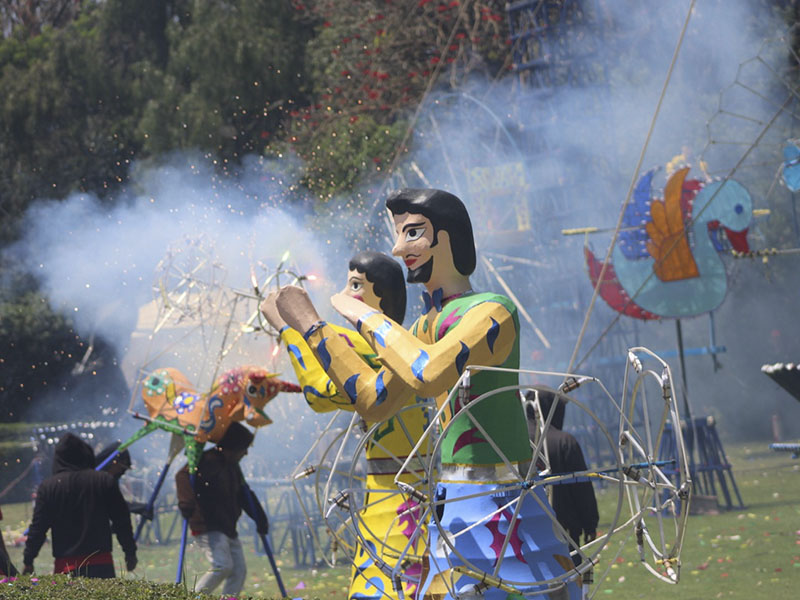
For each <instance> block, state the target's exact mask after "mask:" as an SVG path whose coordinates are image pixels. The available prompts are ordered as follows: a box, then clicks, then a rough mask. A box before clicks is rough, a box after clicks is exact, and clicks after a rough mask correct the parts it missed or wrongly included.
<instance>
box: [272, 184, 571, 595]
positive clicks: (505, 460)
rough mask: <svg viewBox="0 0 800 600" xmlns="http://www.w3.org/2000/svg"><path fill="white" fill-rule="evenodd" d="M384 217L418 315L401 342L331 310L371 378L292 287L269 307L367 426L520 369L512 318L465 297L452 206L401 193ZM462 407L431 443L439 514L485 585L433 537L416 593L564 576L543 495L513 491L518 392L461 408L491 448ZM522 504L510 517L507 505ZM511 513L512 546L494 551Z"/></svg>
mask: <svg viewBox="0 0 800 600" xmlns="http://www.w3.org/2000/svg"><path fill="white" fill-rule="evenodd" d="M386 206H387V208H388V209H389V210H390V211H391V213H392V216H393V220H394V225H395V230H396V234H397V239H396V242H395V246H394V248H393V250H392V253H393V254H395V255H396V256H400V257H402V258H403V260H404V262H405V263H406V266H407V267H408V270H409V271H408V277H407V280H408V281H409V282H411V283H422V284H423V285H424V286H425V288H426V292H425V293H424V297H425V302H426V305H425V313H424V314H423V315H421V316H420V317H419V318H418V319H417V321H416V322H415V323H414V325H413V326H412V328H411V330H410V331H406V330H405V329H403V328H402V327H400V326H399V325H398V324H397V323H393V322H391V321H390V320H389V319H387V318H386V317H385V316H384V315H381V314H379V313H377V312H376V311H374V310H372V309H371V308H370V307H368V306H366V305H365V304H364V303H363V302H359V301H357V300H355V299H353V298H351V297H348V296H345V295H342V294H338V295H336V296H334V297H333V299H332V303H333V306H334V307H335V308H336V310H338V311H339V312H340V313H341V314H342V315H343V316H344V317H345V318H347V319H348V320H349V321H350V322H352V323H354V324H356V327H357V329H358V331H359V332H360V333H361V334H362V336H364V338H365V339H366V340H367V341H368V342H369V343H370V345H371V346H372V348H373V349H374V350H375V352H376V353H377V355H378V358H379V359H380V361H381V363H382V364H383V368H381V369H380V370H378V371H377V372H374V371H371V370H368V369H365V368H364V367H363V363H362V364H359V361H357V360H355V358H356V357H354V356H352V353H348V352H347V351H346V349H345V348H343V341H341V340H339V339H337V337H338V336H336V335H335V334H334V332H333V331H332V330H331V329H330V326H329V325H328V324H327V323H325V322H324V321H322V320H320V319H319V316H318V314H317V312H316V310H315V309H314V307H313V305H311V303H310V301H309V300H308V297H307V296H306V295H305V294H304V292H302V290H300V289H299V288H284V289H283V290H282V291H281V292H280V294H279V295H278V299H277V306H278V309H279V311H280V314H281V315H282V316H283V317H284V318H285V319H286V321H287V323H289V324H291V325H292V326H293V327H295V328H296V329H298V330H299V331H304V332H305V333H304V337H305V339H306V341H307V342H308V343H309V346H310V347H311V348H312V349H313V350H314V352H315V354H316V355H317V356H318V357H320V359H321V360H323V359H324V360H329V361H330V366H329V368H328V369H327V372H328V373H329V375H330V376H331V378H332V379H333V380H334V381H335V382H336V383H337V385H340V386H342V387H343V388H344V389H345V390H346V391H347V392H348V395H349V397H350V399H351V400H352V402H353V403H354V405H355V408H356V410H357V411H358V412H359V413H360V414H362V415H365V414H366V415H369V418H372V419H380V418H386V417H388V416H390V415H391V414H393V412H394V411H395V410H397V407H398V404H397V401H396V400H395V399H396V398H402V397H403V392H402V390H403V388H409V387H410V388H411V389H412V390H413V391H414V393H415V394H416V395H418V396H421V397H434V398H436V399H437V402H438V403H439V404H440V405H441V403H443V402H444V401H445V399H446V397H447V394H448V392H449V390H450V389H451V388H452V387H453V386H454V385H455V384H456V382H457V381H458V379H459V377H460V376H461V374H462V373H463V371H464V368H465V367H466V366H467V365H472V364H474V365H482V366H495V367H502V368H506V369H518V368H519V335H518V333H519V319H518V316H517V310H516V307H515V306H514V304H513V303H512V302H511V301H510V300H509V299H508V298H506V297H505V296H502V295H499V294H494V293H489V292H485V293H475V292H473V291H472V288H471V285H470V281H469V276H470V275H471V274H472V272H473V271H474V269H475V266H476V255H475V245H474V239H473V233H472V225H471V222H470V219H469V215H468V213H467V210H466V208H465V207H464V205H463V203H462V202H461V200H460V199H458V198H457V197H456V196H454V195H453V194H450V193H448V192H445V191H442V190H430V189H425V190H414V189H406V190H401V191H400V192H397V193H396V194H394V195H392V196H391V197H390V198H389V199H388V200H387V202H386ZM334 356H335V357H336V360H333V357H334ZM470 383H471V387H470V390H469V397H468V399H467V402H469V401H470V400H473V399H475V398H477V397H478V396H480V395H482V394H484V393H485V392H488V391H491V390H494V389H498V388H502V387H506V386H516V385H517V384H518V375H517V373H516V372H513V371H481V372H478V373H475V374H473V375H472V377H471V382H470ZM462 408H463V404H462V400H459V398H458V396H455V397H454V400H453V401H452V402H451V405H450V406H449V407H448V409H449V410H448V411H446V413H445V414H446V415H447V418H448V419H452V420H453V423H452V424H450V426H449V428H448V430H447V432H446V436H445V438H444V439H443V440H442V442H441V449H442V450H441V466H440V470H439V482H438V485H437V498H436V500H437V513H438V514H439V520H440V522H441V524H442V527H443V529H444V530H445V531H447V532H448V534H449V539H450V543H452V544H454V545H455V547H456V549H457V550H458V553H459V554H461V555H462V556H464V557H465V558H466V559H467V560H468V561H469V562H470V563H471V564H472V565H474V566H476V567H477V568H478V569H480V571H482V572H483V573H488V574H490V575H491V576H492V577H493V579H494V581H495V584H494V587H488V589H487V587H486V583H484V582H481V581H480V579H479V578H480V577H481V574H480V573H477V572H474V573H473V574H474V575H476V577H472V576H470V574H469V569H466V570H465V569H461V568H460V567H461V566H462V565H463V561H462V560H461V559H460V558H459V557H458V556H457V555H456V553H454V552H452V550H451V548H450V546H449V545H448V544H447V543H445V542H444V541H443V540H441V539H440V533H439V530H438V528H436V527H433V526H431V527H429V543H428V547H429V552H430V557H429V566H428V572H427V576H426V579H425V582H424V584H423V587H422V593H423V594H424V595H427V596H430V597H436V598H454V597H455V596H456V595H458V596H460V597H463V596H464V595H473V594H474V595H480V596H483V597H486V598H493V599H495V598H497V599H500V598H506V597H507V596H508V592H507V591H504V590H503V589H502V587H497V584H496V581H497V580H498V579H500V580H505V581H518V582H532V581H543V580H547V579H552V578H554V577H556V576H559V575H563V574H564V573H565V570H569V569H570V568H571V566H572V562H571V561H570V560H569V558H568V555H569V550H568V549H567V545H566V542H565V540H563V539H559V538H557V537H556V535H555V534H554V531H553V529H554V528H553V524H552V520H551V517H550V516H549V515H548V514H546V513H545V509H544V508H543V507H546V506H547V501H546V496H545V494H544V492H543V491H542V489H541V488H535V489H533V490H523V489H521V487H522V486H520V485H519V481H520V475H519V473H520V472H522V473H525V472H526V470H527V466H528V465H529V463H530V460H531V448H530V445H529V442H528V433H527V427H526V424H525V416H524V413H523V409H522V405H521V402H520V399H519V397H518V395H517V392H516V390H515V389H512V390H509V391H507V392H501V393H499V394H496V395H494V396H492V397H491V398H490V399H489V400H488V401H485V402H482V403H481V404H480V405H478V406H476V407H473V408H471V409H470V413H471V414H472V417H473V418H474V419H475V420H476V421H477V422H478V423H479V424H480V426H481V428H482V430H483V431H485V432H486V434H487V436H488V437H490V438H491V439H492V441H493V444H491V443H489V441H488V440H487V438H486V437H485V436H484V435H483V433H482V432H481V431H480V429H479V428H478V427H477V426H476V425H475V423H473V421H472V420H471V419H470V418H469V415H468V414H467V413H466V412H464V413H461V412H460V411H461V410H462ZM523 494H524V498H523V499H522V501H521V505H520V506H517V504H519V503H517V504H514V503H512V501H513V500H514V499H515V498H518V497H519V496H520V495H523ZM533 494H535V495H536V496H537V498H534V497H533ZM462 497H463V498H465V499H464V500H460V501H457V500H458V499H459V498H462ZM537 499H538V501H537ZM509 503H512V504H509ZM506 506H509V508H505V509H504V508H503V507H506ZM512 506H513V509H512V508H510V507H512ZM514 512H516V520H515V522H514V525H513V528H512V530H511V536H510V541H509V543H507V544H503V540H504V538H505V535H506V533H507V532H508V530H509V526H510V525H511V522H512V520H513V514H514ZM488 515H491V517H488V518H487V516H488ZM476 524H477V526H474V527H471V526H473V525H476ZM462 532H463V533H462ZM501 554H502V556H501ZM498 564H499V565H500V567H499V569H497V566H498ZM451 565H452V566H453V567H456V568H451ZM490 585H492V584H490ZM531 591H533V590H531ZM549 595H550V597H551V598H553V599H554V598H561V597H567V596H569V597H570V598H571V599H572V600H577V598H579V597H580V590H579V586H578V585H577V584H576V583H574V582H573V583H570V584H569V585H568V587H567V588H564V587H560V588H559V589H556V590H553V591H552V592H551V593H550V594H549Z"/></svg>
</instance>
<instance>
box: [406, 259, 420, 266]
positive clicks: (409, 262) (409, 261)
mask: <svg viewBox="0 0 800 600" xmlns="http://www.w3.org/2000/svg"><path fill="white" fill-rule="evenodd" d="M403 262H404V263H406V266H407V267H410V266H411V265H413V264H414V263H415V262H417V259H416V258H406V259H405V260H404V261H403Z"/></svg>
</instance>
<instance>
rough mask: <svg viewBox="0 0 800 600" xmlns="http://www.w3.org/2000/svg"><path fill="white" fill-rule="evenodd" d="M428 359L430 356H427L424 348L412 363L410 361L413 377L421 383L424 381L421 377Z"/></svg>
mask: <svg viewBox="0 0 800 600" xmlns="http://www.w3.org/2000/svg"><path fill="white" fill-rule="evenodd" d="M428 361H430V356H428V353H427V352H425V350H420V351H419V356H418V357H417V358H416V360H415V361H414V362H413V363H411V372H412V373H413V374H414V377H416V378H417V379H419V380H420V381H421V382H423V383H425V380H424V379H423V372H424V371H425V367H427V366H428Z"/></svg>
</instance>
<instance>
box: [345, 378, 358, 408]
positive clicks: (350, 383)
mask: <svg viewBox="0 0 800 600" xmlns="http://www.w3.org/2000/svg"><path fill="white" fill-rule="evenodd" d="M357 381H358V373H356V374H355V375H351V376H350V377H348V378H347V381H345V382H344V391H345V393H346V394H347V397H348V398H350V403H351V404H355V403H356V397H357V396H358V392H357V391H356V382H357Z"/></svg>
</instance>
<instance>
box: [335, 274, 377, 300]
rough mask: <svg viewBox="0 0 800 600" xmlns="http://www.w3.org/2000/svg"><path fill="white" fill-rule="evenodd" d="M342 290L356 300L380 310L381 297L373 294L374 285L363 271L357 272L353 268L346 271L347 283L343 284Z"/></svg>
mask: <svg viewBox="0 0 800 600" xmlns="http://www.w3.org/2000/svg"><path fill="white" fill-rule="evenodd" d="M342 292H343V293H345V294H347V295H348V296H352V297H353V298H355V299H356V300H361V301H362V302H363V303H364V304H366V305H367V306H370V307H372V308H374V309H375V310H381V299H380V298H379V297H378V296H377V294H375V286H374V285H373V283H372V282H371V281H369V280H368V279H367V275H366V274H365V273H359V272H358V271H356V270H355V269H353V270H352V271H348V272H347V285H346V286H344V290H342Z"/></svg>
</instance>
